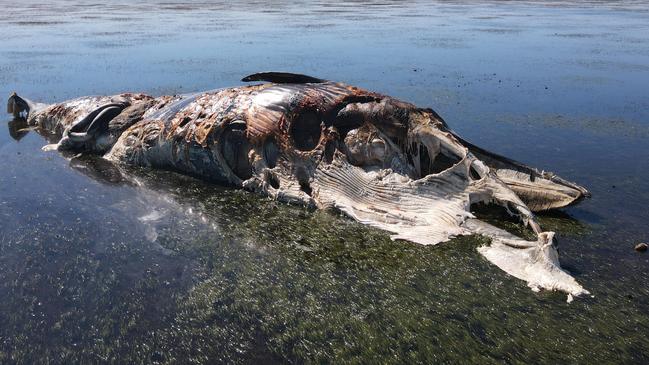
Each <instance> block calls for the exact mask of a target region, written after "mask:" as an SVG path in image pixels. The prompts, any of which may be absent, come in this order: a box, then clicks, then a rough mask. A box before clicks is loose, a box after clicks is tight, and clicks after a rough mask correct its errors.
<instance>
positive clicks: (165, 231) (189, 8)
mask: <svg viewBox="0 0 649 365" xmlns="http://www.w3.org/2000/svg"><path fill="white" fill-rule="evenodd" d="M11 9H12V13H11V16H7V17H3V18H2V19H0V23H2V26H3V29H4V32H3V33H2V34H1V35H0V49H1V52H0V53H1V54H2V56H3V57H0V95H9V93H10V92H11V91H13V90H14V89H15V90H16V91H18V92H19V93H20V94H22V95H25V96H27V97H32V98H34V99H36V100H41V101H46V102H52V101H55V100H62V99H66V98H71V97H75V96H78V95H86V94H112V93H115V92H121V91H125V90H134V91H146V92H149V93H153V94H162V93H181V92H190V91H194V90H201V89H214V88H218V87H224V86H231V85H237V84H238V79H239V78H240V77H241V76H243V75H246V74H249V73H251V72H256V71H260V70H270V69H277V70H291V71H296V72H304V73H307V74H313V75H314V76H318V77H326V78H330V79H336V80H342V81H346V82H349V83H352V84H357V85H359V86H363V87H366V88H369V89H373V90H378V91H382V92H385V93H388V94H391V95H394V96H397V97H400V98H402V99H405V100H408V101H412V102H415V103H417V104H419V105H422V106H432V107H434V108H435V109H436V110H437V111H438V112H440V114H442V115H443V116H444V117H445V119H446V120H447V122H448V123H449V124H450V125H451V126H452V127H453V128H454V129H455V130H457V131H458V133H460V134H461V135H463V136H465V137H467V138H468V139H470V140H472V141H474V142H475V143H476V144H478V145H481V146H483V147H485V148H488V149H491V150H494V151H496V152H499V153H502V154H505V155H508V156H511V157H514V158H517V159H519V160H522V161H523V162H526V163H530V164H533V165H537V166H539V167H541V168H546V169H552V170H553V171H555V172H557V173H558V174H559V175H562V176H565V177H566V178H569V179H572V180H576V181H578V182H580V183H583V184H584V185H586V186H588V187H589V188H590V189H591V191H592V192H593V196H594V197H593V199H591V200H588V201H585V202H584V203H583V204H581V205H579V206H577V207H574V208H570V209H567V210H565V211H563V212H553V213H549V214H544V215H542V216H541V218H540V219H541V222H542V225H543V226H544V227H546V228H548V229H552V230H556V231H557V232H558V233H559V235H560V251H561V260H562V263H563V265H564V267H566V268H567V269H568V270H570V271H571V272H572V273H573V274H574V275H575V276H576V277H577V279H578V280H579V281H580V282H581V283H583V284H584V286H585V287H586V288H587V289H588V290H590V291H591V292H592V293H594V294H595V296H594V297H593V298H584V299H579V300H576V301H575V302H573V303H571V304H570V305H568V304H566V303H565V297H564V296H563V295H561V294H555V293H547V292H544V293H539V294H534V293H532V292H531V291H530V290H529V289H528V288H527V287H526V286H525V285H524V284H523V283H522V282H519V281H517V280H515V279H513V278H511V277H509V276H507V275H506V274H504V273H502V272H501V271H500V270H498V269H496V268H495V267H493V266H492V265H490V264H489V263H488V262H486V261H485V260H484V259H483V258H482V257H481V256H479V255H478V254H477V253H476V251H475V247H476V246H477V245H480V244H483V243H485V242H484V239H482V238H479V237H468V238H462V239H456V240H453V241H452V242H450V243H448V244H445V245H441V246H439V247H424V246H419V245H415V244H411V243H407V242H392V241H390V239H389V238H388V236H387V234H385V233H383V232H380V231H377V230H374V229H370V228H368V227H364V226H362V225H360V224H357V223H355V222H353V221H351V220H349V219H346V218H344V217H341V216H339V215H337V214H335V213H332V212H322V211H310V210H306V209H304V208H300V207H293V206H287V205H284V204H280V203H277V202H274V201H270V200H268V199H265V198H262V197H259V196H255V195H252V194H248V193H245V192H242V191H236V190H231V189H226V188H222V187H218V186H214V185H210V184H206V183H202V182H200V181H196V180H194V179H191V178H188V177H184V176H179V175H177V174H174V173H170V172H164V171H150V170H147V169H137V168H127V167H123V166H115V165H113V164H111V163H109V162H106V161H104V160H102V159H98V158H94V157H87V156H74V155H61V154H59V153H56V152H49V153H48V152H43V151H41V147H42V146H43V145H44V144H46V143H48V142H47V141H48V140H51V139H52V136H49V135H44V136H41V135H39V134H37V133H28V130H26V129H25V126H24V125H23V124H21V123H20V122H17V121H11V122H8V128H6V129H5V128H1V129H0V160H1V161H2V165H0V166H2V168H1V169H0V186H1V187H2V188H1V189H0V363H44V362H47V361H49V362H51V363H97V362H99V363H111V362H112V363H115V362H119V363H129V362H132V363H189V362H193V363H215V362H241V363H258V362H263V363H273V362H278V363H279V362H281V363H286V362H293V363H303V362H305V361H306V360H311V361H313V362H329V361H332V360H338V361H340V362H351V361H354V360H356V361H361V360H362V361H363V362H372V363H374V362H380V363H387V362H394V363H404V362H417V361H419V362H425V363H430V362H468V361H470V362H481V363H482V362H486V363H492V362H503V361H506V362H553V363H558V362H561V363H564V362H620V361H625V362H647V360H648V359H647V355H646V351H643V350H642V348H643V346H644V345H645V344H646V343H647V340H648V338H647V333H649V316H648V315H647V312H648V310H649V291H648V289H647V286H646V285H644V283H643V282H642V278H644V277H646V275H647V267H648V265H649V262H648V260H649V256H647V255H642V254H637V253H635V252H634V251H633V249H632V248H633V243H635V242H637V241H641V240H647V239H649V238H648V237H647V232H646V222H647V220H648V219H649V215H648V214H647V210H646V205H647V203H649V197H648V196H647V192H646V191H645V190H646V181H647V179H648V178H649V168H648V167H649V166H647V161H649V150H647V148H646V139H645V138H644V137H645V136H646V133H647V132H646V131H647V130H648V129H647V128H648V124H647V121H649V100H648V99H647V98H646V95H645V94H646V93H645V92H644V91H646V90H645V89H646V85H647V82H648V81H649V40H647V39H646V37H643V36H642V35H643V34H645V33H647V31H648V30H649V29H647V28H649V21H647V20H648V19H647V18H649V14H648V13H647V11H646V9H647V7H646V5H645V4H643V3H642V2H611V3H600V4H599V5H598V7H597V8H586V7H584V6H582V5H581V4H570V3H565V2H558V3H555V2H528V3H524V4H521V3H517V4H513V3H500V2H495V3H491V2H480V3H476V2H471V3H464V2H443V3H441V2H440V3H435V2H421V3H419V2H411V3H408V4H403V3H401V2H391V1H376V2H370V1H360V2H352V1H349V2H342V3H336V4H329V3H326V2H309V3H303V4H300V6H297V5H295V4H293V3H287V2H279V3H277V2H273V3H270V2H246V3H243V2H241V3H236V4H234V5H233V4H230V3H223V2H211V3H199V2H190V3H182V4H181V3H169V2H166V3H161V2H156V1H145V2H137V3H132V2H131V3H127V2H111V3H110V4H103V3H102V4H99V3H97V4H96V3H89V2H83V1H76V2H51V3H47V4H45V3H31V2H25V3H20V4H17V3H12V4H11ZM480 214H484V215H486V217H487V218H489V217H491V219H493V220H494V221H498V222H502V224H505V225H506V228H508V229H519V227H518V226H517V225H515V224H510V223H509V222H507V221H505V220H503V219H501V217H500V216H499V215H498V214H499V213H498V212H489V211H483V212H480Z"/></svg>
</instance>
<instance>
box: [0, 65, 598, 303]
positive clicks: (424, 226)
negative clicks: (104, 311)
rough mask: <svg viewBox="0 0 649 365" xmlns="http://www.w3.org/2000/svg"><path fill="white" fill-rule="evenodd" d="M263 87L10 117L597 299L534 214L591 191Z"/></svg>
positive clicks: (428, 114)
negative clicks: (564, 263) (473, 246)
mask: <svg viewBox="0 0 649 365" xmlns="http://www.w3.org/2000/svg"><path fill="white" fill-rule="evenodd" d="M243 81H262V82H267V83H262V84H256V85H249V86H241V87H234V88H224V89H218V90H212V91H207V92H201V93H193V94H186V95H173V96H161V97H152V96H149V95H145V94H136V93H124V94H119V95H114V96H89V97H81V98H77V99H73V100H70V101H66V102H63V103H58V104H54V105H43V104H38V103H34V102H31V101H29V100H27V99H25V98H22V97H20V96H18V95H16V94H15V93H14V94H12V95H11V96H10V97H9V101H8V105H7V111H8V112H9V113H11V114H13V115H14V117H15V118H22V119H24V120H25V121H26V122H27V123H28V124H29V125H30V126H33V127H36V128H37V129H39V130H40V131H41V133H47V134H50V136H53V137H54V138H55V139H57V140H58V143H57V144H56V147H57V148H58V149H68V150H74V151H77V152H80V153H87V154H98V155H101V156H103V157H104V158H105V159H107V160H110V161H113V162H115V163H124V164H129V165H136V166H149V167H152V168H159V169H167V170H174V171H178V172H181V173H185V174H188V175H192V176H196V177H199V178H202V179H205V180H209V181H213V182H216V183H219V184H227V185H232V186H237V187H241V188H244V189H247V190H250V191H254V192H258V193H261V194H265V195H268V196H270V197H272V198H275V199H278V200H281V201H286V202H290V203H299V204H306V205H309V206H313V207H317V208H335V209H338V210H340V211H342V212H344V213H346V214H347V215H349V216H350V217H352V218H354V219H356V220H358V221H359V222H362V223H365V224H369V225H372V226H374V227H378V228H380V229H384V230H387V231H389V232H392V233H394V235H393V236H392V237H393V238H395V239H404V240H409V241H413V242H417V243H421V244H437V243H440V242H444V241H447V240H449V239H450V238H452V237H454V236H458V235H469V234H482V235H485V236H488V237H490V238H491V244H490V245H489V246H484V247H480V248H479V249H478V250H479V252H480V253H481V254H483V255H484V256H485V257H486V258H487V259H488V260H489V261H491V262H493V263H494V264H496V265H497V266H499V267H500V268H502V269H503V270H505V271H506V272H508V273H509V274H511V275H514V276H516V277H518V278H520V279H522V280H525V281H527V283H528V285H529V286H530V287H531V288H532V289H534V290H537V289H541V288H543V289H548V290H561V291H564V292H567V293H568V294H569V295H570V296H569V299H571V295H581V294H585V293H588V292H587V291H586V290H585V289H583V288H582V287H581V285H579V284H578V283H577V282H576V281H575V280H574V278H572V277H571V276H570V275H569V274H568V273H567V272H565V271H563V270H562V269H561V267H560V265H559V261H558V255H557V251H556V248H555V246H554V244H553V236H554V233H553V232H544V231H543V230H542V229H541V227H540V226H539V224H538V222H537V220H536V218H535V216H534V214H533V211H540V210H547V209H555V208H560V207H564V206H567V205H570V204H574V203H576V202H578V201H579V200H581V199H582V198H584V197H587V196H589V193H588V191H587V190H586V189H585V188H583V187H581V186H579V185H577V184H575V183H572V182H569V181H566V180H564V179H562V178H560V177H558V176H556V175H554V174H552V173H549V172H542V171H539V170H537V169H535V168H532V167H529V166H526V165H524V164H521V163H519V162H516V161H513V160H511V159H508V158H505V157H502V156H498V155H496V154H493V153H491V152H488V151H486V150H484V149H481V148H479V147H477V146H474V145H472V144H471V143H469V142H467V141H465V140H463V139H461V138H460V137H459V136H457V135H455V134H454V133H453V132H452V131H451V130H450V129H449V127H448V125H447V124H446V123H445V122H444V120H443V119H442V118H441V117H440V116H439V115H437V113H435V112H434V111H433V110H432V109H428V108H419V107H417V106H415V105H412V104H410V103H407V102H403V101H400V100H398V99H395V98H392V97H389V96H386V95H382V94H378V93H374V92H370V91H367V90H363V89H361V88H358V87H354V86H350V85H346V84H344V83H339V82H331V81H326V80H322V79H319V78H315V77H311V76H306V75H298V74H291V73H283V72H264V73H258V74H254V75H250V76H247V77H245V78H244V79H243ZM479 202H487V203H495V204H498V205H501V206H503V207H505V208H506V209H507V211H508V212H510V213H511V214H512V215H515V216H517V217H519V218H521V220H522V221H523V222H524V223H525V224H527V225H529V226H530V228H531V229H532V230H534V232H535V233H536V234H537V240H536V241H526V240H524V239H522V238H519V237H516V236H514V235H512V234H510V233H508V232H505V231H503V230H501V229H499V228H496V227H494V226H492V225H489V224H487V223H485V222H482V221H480V220H478V219H477V218H476V217H475V216H474V215H473V214H472V213H471V212H470V207H471V205H472V204H475V203H479Z"/></svg>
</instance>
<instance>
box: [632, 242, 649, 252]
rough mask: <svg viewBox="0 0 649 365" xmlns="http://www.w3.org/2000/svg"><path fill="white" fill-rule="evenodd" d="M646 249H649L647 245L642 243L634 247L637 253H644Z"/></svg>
mask: <svg viewBox="0 0 649 365" xmlns="http://www.w3.org/2000/svg"><path fill="white" fill-rule="evenodd" d="M647 248H649V245H647V244H646V243H644V242H642V243H638V244H637V245H635V250H636V251H638V252H645V251H647Z"/></svg>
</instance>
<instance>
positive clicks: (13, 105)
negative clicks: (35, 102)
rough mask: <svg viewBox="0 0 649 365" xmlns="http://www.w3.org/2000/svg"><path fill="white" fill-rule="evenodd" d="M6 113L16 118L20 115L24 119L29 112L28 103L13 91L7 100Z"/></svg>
mask: <svg viewBox="0 0 649 365" xmlns="http://www.w3.org/2000/svg"><path fill="white" fill-rule="evenodd" d="M7 113H9V114H12V115H13V116H14V118H16V119H18V118H21V117H24V118H25V119H26V118H27V115H28V114H29V103H28V102H27V100H25V99H23V98H21V97H20V96H18V94H16V93H15V92H14V93H12V94H11V96H9V100H8V101H7Z"/></svg>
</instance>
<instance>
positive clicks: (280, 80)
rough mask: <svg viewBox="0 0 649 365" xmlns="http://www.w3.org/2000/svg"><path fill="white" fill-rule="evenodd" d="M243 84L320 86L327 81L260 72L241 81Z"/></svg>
mask: <svg viewBox="0 0 649 365" xmlns="http://www.w3.org/2000/svg"><path fill="white" fill-rule="evenodd" d="M241 81H243V82H252V81H268V82H274V83H276V84H307V83H311V84H320V83H323V82H325V81H326V80H323V79H319V78H317V77H313V76H308V75H301V74H294V73H290V72H258V73H255V74H252V75H248V76H246V77H244V78H242V79H241Z"/></svg>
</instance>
